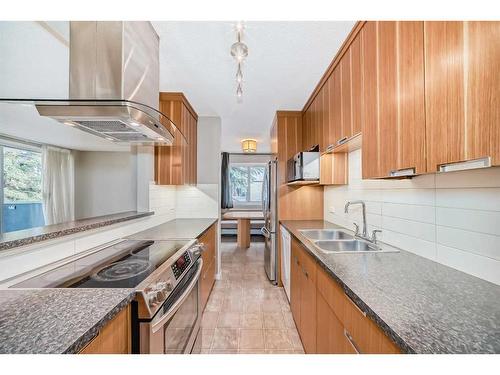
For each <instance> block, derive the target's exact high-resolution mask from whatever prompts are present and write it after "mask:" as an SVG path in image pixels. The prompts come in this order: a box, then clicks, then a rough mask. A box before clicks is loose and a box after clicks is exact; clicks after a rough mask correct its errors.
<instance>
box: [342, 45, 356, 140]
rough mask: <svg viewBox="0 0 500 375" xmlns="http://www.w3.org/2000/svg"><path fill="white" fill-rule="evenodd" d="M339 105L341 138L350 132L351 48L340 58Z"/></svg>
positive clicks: (346, 136)
mask: <svg viewBox="0 0 500 375" xmlns="http://www.w3.org/2000/svg"><path fill="white" fill-rule="evenodd" d="M339 66H340V102H341V104H340V106H341V116H340V117H341V124H342V126H341V129H342V132H341V134H340V137H341V139H346V138H350V137H351V136H352V135H353V133H352V114H351V104H352V102H351V94H352V93H351V50H350V49H348V50H347V51H346V53H345V54H344V56H342V58H341V59H340V63H339Z"/></svg>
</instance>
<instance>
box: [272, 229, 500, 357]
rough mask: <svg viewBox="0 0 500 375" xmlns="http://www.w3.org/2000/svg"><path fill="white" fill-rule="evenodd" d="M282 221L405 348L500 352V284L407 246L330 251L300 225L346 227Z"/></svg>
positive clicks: (362, 308) (364, 309) (368, 313)
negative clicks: (320, 247)
mask: <svg viewBox="0 0 500 375" xmlns="http://www.w3.org/2000/svg"><path fill="white" fill-rule="evenodd" d="M281 224H282V225H283V226H284V227H285V228H286V229H287V230H288V231H290V233H291V234H292V235H293V236H294V237H295V238H297V239H298V240H299V241H300V242H302V244H303V245H304V247H305V248H306V250H307V251H308V252H309V253H310V254H311V255H312V256H313V257H314V258H315V259H316V261H317V262H318V264H319V265H320V266H321V267H322V268H323V269H325V270H326V271H327V272H328V273H329V274H330V275H331V276H332V277H333V279H335V280H336V281H337V282H339V283H340V285H342V287H343V288H344V290H345V292H346V293H347V294H348V295H349V297H351V298H352V299H353V300H354V301H355V302H356V304H357V305H358V307H359V308H360V309H361V310H363V311H365V312H366V314H367V316H369V317H370V318H371V319H372V320H373V321H375V323H377V324H378V325H379V326H380V328H381V329H382V330H383V331H384V332H385V333H386V334H387V335H388V336H389V337H390V338H391V339H392V340H393V341H394V342H395V343H396V344H397V345H398V346H400V348H401V349H402V350H403V351H404V352H407V353H500V286H498V285H495V284H493V283H490V282H487V281H484V280H481V279H479V278H477V277H474V276H471V275H468V274H466V273H463V272H460V271H457V270H455V269H453V268H450V267H446V266H444V265H442V264H439V263H436V262H433V261H431V260H428V259H425V258H423V257H420V256H417V255H414V254H412V253H409V252H406V251H404V250H400V251H399V252H397V253H379V254H366V253H365V254H332V253H329V254H327V253H324V252H322V251H321V250H318V249H317V248H316V247H315V246H314V245H313V243H312V242H311V241H309V240H308V239H307V238H306V237H304V236H303V235H302V234H301V233H300V232H299V229H306V228H311V229H312V228H314V229H320V228H341V227H339V226H337V225H335V224H332V223H329V222H326V221H321V220H311V221H282V222H281ZM342 229H344V230H345V228H342ZM348 232H350V231H348ZM351 233H352V232H351ZM381 247H382V248H384V247H386V248H391V247H390V246H388V245H385V244H382V243H381Z"/></svg>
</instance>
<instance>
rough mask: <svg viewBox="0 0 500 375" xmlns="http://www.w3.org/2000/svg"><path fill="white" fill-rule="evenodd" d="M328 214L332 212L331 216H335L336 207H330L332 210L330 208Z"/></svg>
mask: <svg viewBox="0 0 500 375" xmlns="http://www.w3.org/2000/svg"><path fill="white" fill-rule="evenodd" d="M328 212H330V213H331V214H334V213H335V207H334V206H330V208H328Z"/></svg>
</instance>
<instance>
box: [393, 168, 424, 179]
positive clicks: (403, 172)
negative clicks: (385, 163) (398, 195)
mask: <svg viewBox="0 0 500 375" xmlns="http://www.w3.org/2000/svg"><path fill="white" fill-rule="evenodd" d="M416 171H417V170H416V168H415V167H411V168H402V169H393V170H391V171H389V176H391V177H405V176H414V175H415V173H416Z"/></svg>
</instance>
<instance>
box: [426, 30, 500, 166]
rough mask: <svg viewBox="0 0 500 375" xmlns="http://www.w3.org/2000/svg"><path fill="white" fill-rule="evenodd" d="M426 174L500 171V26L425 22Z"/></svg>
mask: <svg viewBox="0 0 500 375" xmlns="http://www.w3.org/2000/svg"><path fill="white" fill-rule="evenodd" d="M424 39H425V48H424V50H425V53H424V55H425V108H426V130H427V131H426V145H427V169H428V171H429V172H435V171H437V170H439V166H440V165H442V164H447V163H454V162H462V161H467V160H474V159H479V158H485V157H490V158H491V164H492V165H500V125H499V124H500V74H499V73H498V70H499V69H498V62H499V61H500V43H499V40H500V22H485V21H474V22H472V21H467V22H461V21H457V22H441V21H435V22H434V21H433V22H425V23H424Z"/></svg>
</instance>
